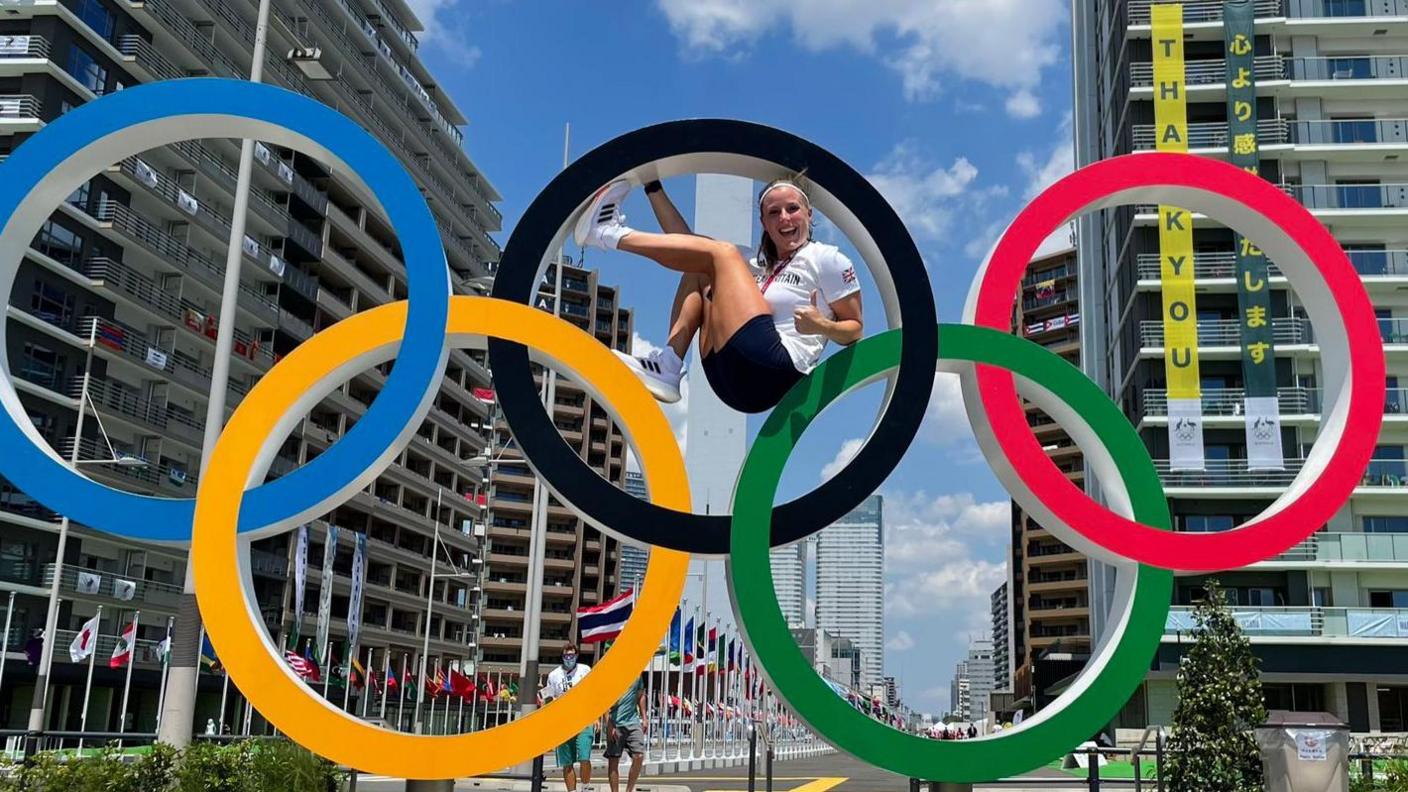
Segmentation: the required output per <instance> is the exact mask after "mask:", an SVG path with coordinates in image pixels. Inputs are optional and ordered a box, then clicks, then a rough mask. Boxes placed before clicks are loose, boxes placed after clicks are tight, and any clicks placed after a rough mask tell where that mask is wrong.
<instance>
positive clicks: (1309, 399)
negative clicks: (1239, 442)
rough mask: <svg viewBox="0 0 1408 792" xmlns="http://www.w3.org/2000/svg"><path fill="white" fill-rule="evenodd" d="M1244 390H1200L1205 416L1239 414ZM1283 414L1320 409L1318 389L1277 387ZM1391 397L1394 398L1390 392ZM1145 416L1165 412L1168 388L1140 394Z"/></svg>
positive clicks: (1242, 404)
mask: <svg viewBox="0 0 1408 792" xmlns="http://www.w3.org/2000/svg"><path fill="white" fill-rule="evenodd" d="M1246 397H1247V392H1246V391H1245V390H1243V389H1242V388H1215V389H1214V388H1205V389H1203V392H1202V399H1203V415H1204V416H1219V415H1222V416H1240V415H1241V414H1242V410H1243V407H1244V406H1245V403H1246ZM1276 397H1277V398H1278V399H1279V400H1280V403H1281V414H1282V415H1309V414H1314V413H1319V412H1320V409H1321V408H1320V391H1319V390H1318V389H1311V388H1277V389H1276ZM1390 398H1393V397H1392V396H1390ZM1143 412H1144V415H1146V416H1151V415H1168V391H1167V390H1164V389H1162V388H1149V389H1147V390H1145V391H1144V394H1143Z"/></svg>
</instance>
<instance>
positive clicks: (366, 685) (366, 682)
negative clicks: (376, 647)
mask: <svg viewBox="0 0 1408 792" xmlns="http://www.w3.org/2000/svg"><path fill="white" fill-rule="evenodd" d="M373 657H376V654H375V653H374V652H373V650H372V648H371V647H370V646H368V647H367V664H366V665H365V666H363V667H362V670H363V672H365V673H363V676H365V677H367V678H366V679H363V680H362V720H366V718H367V705H369V704H370V703H371V696H368V695H367V693H369V692H370V691H371V686H372V680H371V675H372V674H374V673H376V672H375V671H373V670H372V669H373V668H375V667H376V666H374V665H372V658H373ZM382 681H383V683H385V680H382Z"/></svg>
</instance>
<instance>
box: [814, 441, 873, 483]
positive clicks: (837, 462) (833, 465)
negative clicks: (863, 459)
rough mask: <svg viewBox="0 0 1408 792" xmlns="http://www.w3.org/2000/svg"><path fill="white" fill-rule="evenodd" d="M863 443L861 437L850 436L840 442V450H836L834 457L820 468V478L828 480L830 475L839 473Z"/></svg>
mask: <svg viewBox="0 0 1408 792" xmlns="http://www.w3.org/2000/svg"><path fill="white" fill-rule="evenodd" d="M863 445H865V438H863V437H852V438H851V439H849V440H847V441H845V442H844V443H842V444H841V448H840V450H838V451H837V452H836V458H835V459H833V460H831V461H830V462H827V463H826V466H825V467H823V468H822V469H821V480H822V481H823V482H825V481H828V480H830V479H831V477H832V476H834V475H836V474H837V473H840V472H841V468H843V467H845V466H846V464H847V463H849V462H850V461H851V460H852V459H854V458H855V456H856V454H857V453H858V452H859V451H860V449H861V446H863Z"/></svg>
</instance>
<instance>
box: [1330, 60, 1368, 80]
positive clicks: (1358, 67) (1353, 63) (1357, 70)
mask: <svg viewBox="0 0 1408 792" xmlns="http://www.w3.org/2000/svg"><path fill="white" fill-rule="evenodd" d="M1327 60H1328V63H1329V67H1330V79H1331V80H1367V79H1369V78H1371V77H1373V76H1374V63H1373V60H1372V59H1371V58H1370V57H1369V56H1368V55H1351V56H1345V57H1339V58H1329V59H1327Z"/></svg>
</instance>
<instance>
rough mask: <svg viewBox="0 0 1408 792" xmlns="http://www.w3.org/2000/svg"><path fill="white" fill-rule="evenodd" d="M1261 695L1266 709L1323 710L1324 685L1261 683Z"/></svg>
mask: <svg viewBox="0 0 1408 792" xmlns="http://www.w3.org/2000/svg"><path fill="white" fill-rule="evenodd" d="M1261 695H1262V697H1263V698H1264V699H1265V700H1266V708H1267V709H1278V710H1290V711H1292V712H1324V711H1325V687H1324V685H1306V684H1301V685H1294V684H1289V683H1280V684H1277V683H1262V686H1261Z"/></svg>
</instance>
